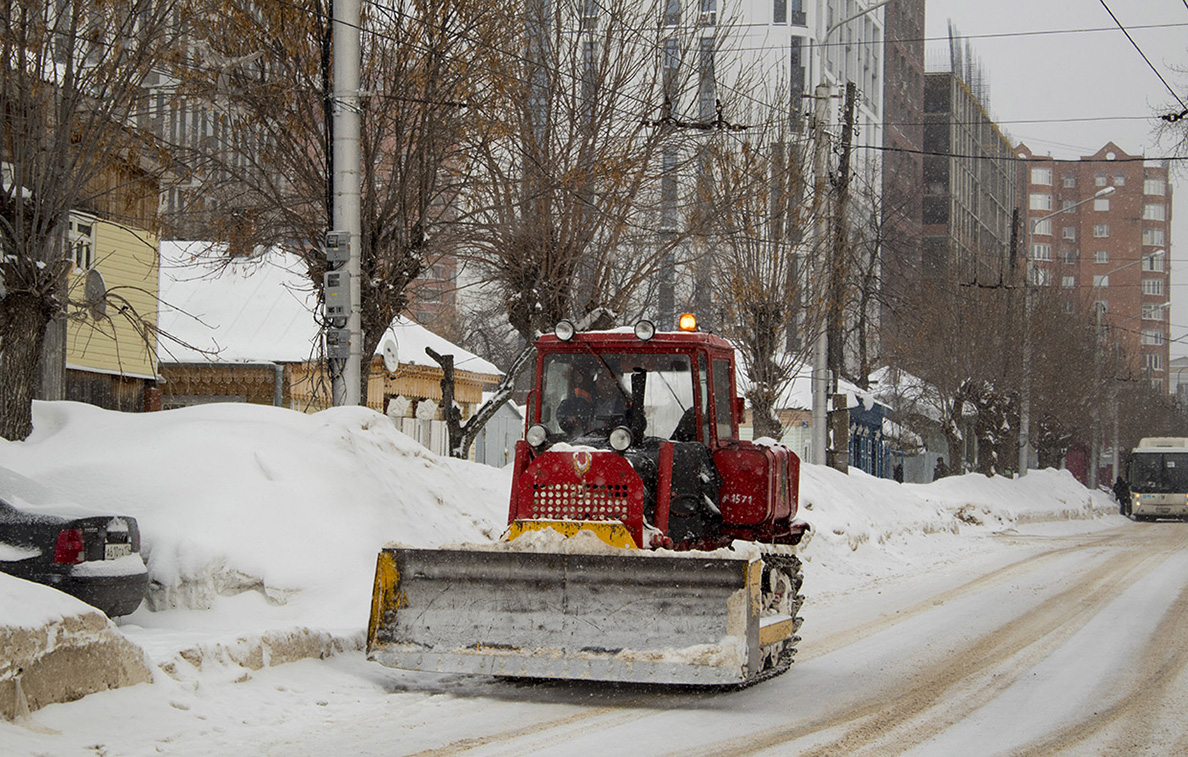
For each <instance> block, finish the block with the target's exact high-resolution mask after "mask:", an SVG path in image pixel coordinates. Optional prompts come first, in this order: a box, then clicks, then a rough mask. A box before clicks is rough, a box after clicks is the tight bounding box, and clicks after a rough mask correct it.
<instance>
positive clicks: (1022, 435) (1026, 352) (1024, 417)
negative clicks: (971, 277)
mask: <svg viewBox="0 0 1188 757" xmlns="http://www.w3.org/2000/svg"><path fill="white" fill-rule="evenodd" d="M1113 193H1114V187H1106V188H1105V189H1102V190H1100V191H1098V192H1096V193H1094V195H1093V196H1092V197H1088V198H1086V199H1084V200H1081V201H1080V202H1074V203H1073V204H1072V205H1069V206H1068V207H1066V208H1061V209H1060V210H1057V211H1056V212H1055V213H1049V214H1047V215H1046V216H1040V217H1039V218H1036V219H1035V220H1033V221H1032V222H1031V223H1029V224H1028V225H1027V251H1026V256H1027V260H1030V259H1031V240H1032V237H1034V236H1035V230H1036V229H1037V228H1039V225H1040V224H1041V223H1043V222H1044V221H1047V220H1049V219H1051V218H1055V217H1056V216H1058V215H1060V214H1061V213H1067V212H1068V211H1070V210H1074V209H1075V208H1079V207H1081V206H1082V205H1085V204H1086V203H1090V202H1093V201H1094V200H1098V199H1101V198H1102V197H1108V196H1110V195H1112V194H1113ZM1027 273H1028V272H1027V267H1026V265H1024V267H1023V381H1022V385H1021V386H1020V387H1019V477H1020V478H1022V477H1023V476H1026V475H1027V465H1028V462H1029V461H1030V459H1031V428H1030V425H1031V282H1029V281H1028V278H1027Z"/></svg>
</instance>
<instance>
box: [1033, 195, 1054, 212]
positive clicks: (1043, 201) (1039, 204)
mask: <svg viewBox="0 0 1188 757" xmlns="http://www.w3.org/2000/svg"><path fill="white" fill-rule="evenodd" d="M1030 207H1031V209H1032V210H1051V209H1052V195H1047V194H1038V193H1037V194H1033V195H1031V204H1030Z"/></svg>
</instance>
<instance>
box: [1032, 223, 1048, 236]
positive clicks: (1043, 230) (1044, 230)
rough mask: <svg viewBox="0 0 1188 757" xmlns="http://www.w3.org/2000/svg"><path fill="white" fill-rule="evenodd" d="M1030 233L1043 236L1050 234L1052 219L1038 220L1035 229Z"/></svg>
mask: <svg viewBox="0 0 1188 757" xmlns="http://www.w3.org/2000/svg"><path fill="white" fill-rule="evenodd" d="M1032 233H1033V234H1038V235H1040V236H1045V237H1050V236H1052V219H1050V218H1049V219H1047V220H1046V221H1040V222H1038V223H1037V224H1036V225H1035V230H1034V231H1033V232H1032Z"/></svg>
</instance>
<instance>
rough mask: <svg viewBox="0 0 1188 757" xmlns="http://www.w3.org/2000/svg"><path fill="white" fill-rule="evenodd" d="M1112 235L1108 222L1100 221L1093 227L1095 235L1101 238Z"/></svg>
mask: <svg viewBox="0 0 1188 757" xmlns="http://www.w3.org/2000/svg"><path fill="white" fill-rule="evenodd" d="M1109 235H1110V225H1109V224H1108V223H1099V224H1096V225H1095V226H1094V227H1093V236H1095V237H1097V238H1098V239H1101V238H1103V237H1108V236H1109Z"/></svg>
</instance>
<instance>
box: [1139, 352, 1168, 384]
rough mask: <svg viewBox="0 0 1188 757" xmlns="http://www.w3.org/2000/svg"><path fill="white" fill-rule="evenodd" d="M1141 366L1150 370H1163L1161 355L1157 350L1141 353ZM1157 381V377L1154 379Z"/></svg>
mask: <svg viewBox="0 0 1188 757" xmlns="http://www.w3.org/2000/svg"><path fill="white" fill-rule="evenodd" d="M1143 367H1144V368H1146V369H1148V370H1152V371H1162V370H1163V355H1160V354H1159V353H1157V352H1148V353H1147V354H1145V355H1143ZM1156 381H1158V379H1156Z"/></svg>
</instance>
